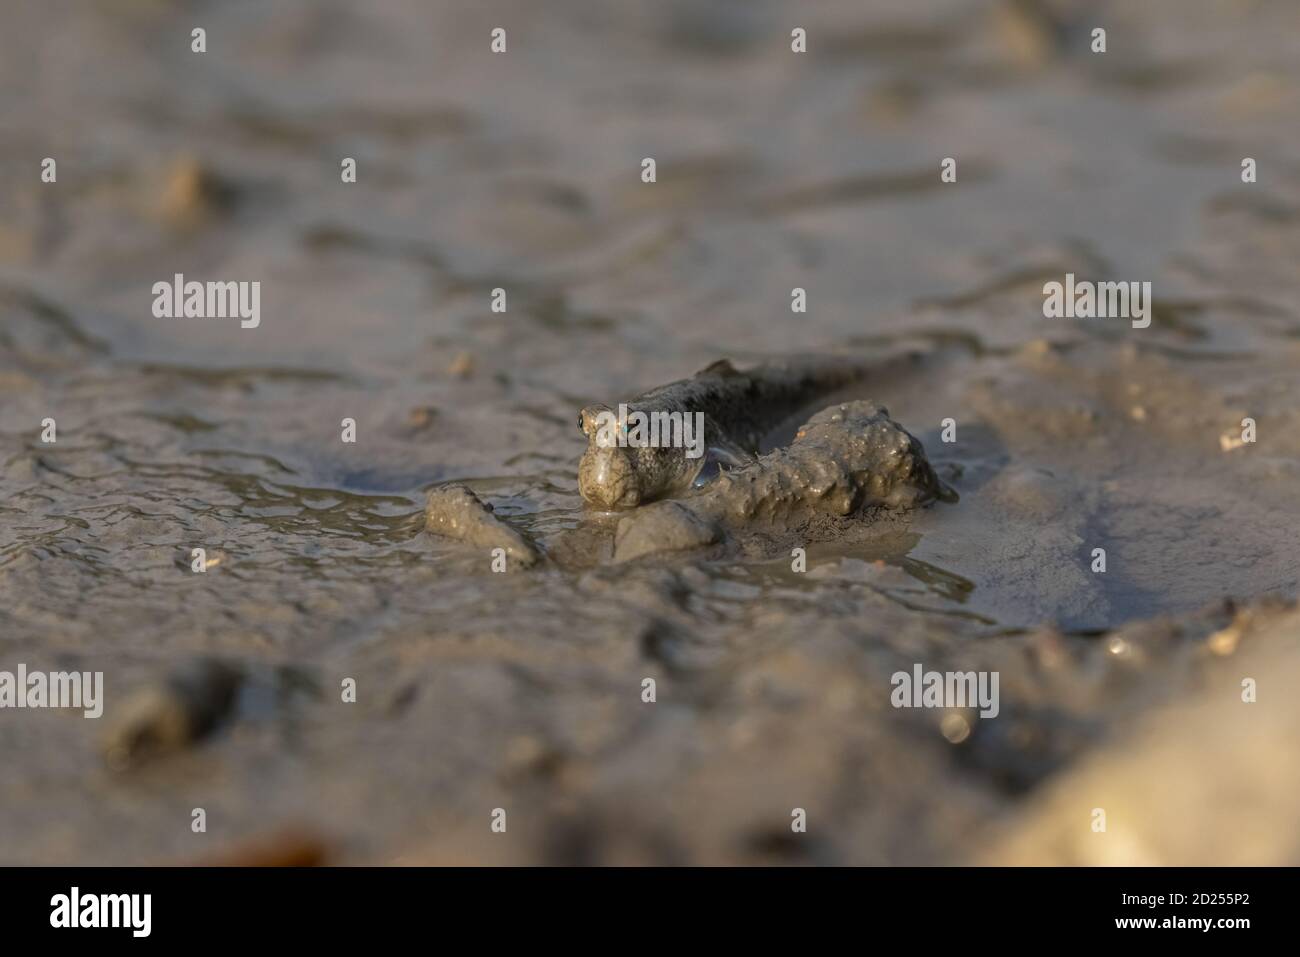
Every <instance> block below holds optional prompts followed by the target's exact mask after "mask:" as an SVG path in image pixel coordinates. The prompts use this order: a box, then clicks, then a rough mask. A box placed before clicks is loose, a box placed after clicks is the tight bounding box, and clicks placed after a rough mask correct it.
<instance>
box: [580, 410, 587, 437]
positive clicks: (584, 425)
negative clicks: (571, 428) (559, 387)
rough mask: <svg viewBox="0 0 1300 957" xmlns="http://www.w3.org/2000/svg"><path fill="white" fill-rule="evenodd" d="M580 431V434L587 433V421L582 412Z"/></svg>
mask: <svg viewBox="0 0 1300 957" xmlns="http://www.w3.org/2000/svg"><path fill="white" fill-rule="evenodd" d="M578 431H579V432H586V431H587V420H586V419H585V418H584V417H583V415H582V413H581V412H579V413H578Z"/></svg>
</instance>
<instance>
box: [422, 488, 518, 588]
mask: <svg viewBox="0 0 1300 957" xmlns="http://www.w3.org/2000/svg"><path fill="white" fill-rule="evenodd" d="M424 518H425V527H426V528H428V530H429V531H430V532H432V533H433V534H435V535H441V536H443V537H445V538H450V539H454V540H456V541H458V542H464V543H465V544H466V545H475V546H478V547H480V548H487V549H495V548H500V549H504V550H505V554H506V557H507V558H508V559H509V561H510V562H511V563H512V564H514V565H517V566H520V567H529V566H532V565H535V564H537V563H538V562H539V561H541V558H542V555H541V552H539V551H538V550H537V548H536V547H535V546H534V545H533V544H532V543H531V542H529V541H528V539H526V538H524V536H523V535H522V534H520V533H519V532H517V531H516V530H515V529H513V528H511V527H510V526H509V525H507V524H506V523H505V522H503V521H501V519H499V518H497V517H496V516H495V515H493V514H492V506H491V505H489V504H487V503H486V502H484V501H483V500H482V499H480V498H479V497H478V496H477V495H475V494H474V493H473V492H472V491H471V490H470V489H469V488H468V487H467V486H465V485H460V484H456V485H443V486H439V487H438V488H436V489H434V490H433V491H432V492H430V493H429V499H428V502H427V503H426V504H425V509H424Z"/></svg>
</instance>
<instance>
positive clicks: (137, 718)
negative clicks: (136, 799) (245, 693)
mask: <svg viewBox="0 0 1300 957" xmlns="http://www.w3.org/2000/svg"><path fill="white" fill-rule="evenodd" d="M242 682H243V674H242V672H240V671H239V670H238V669H236V668H234V667H232V666H230V665H227V664H225V663H223V662H220V661H212V660H206V659H205V660H202V661H197V662H194V663H192V664H190V665H188V666H186V667H183V668H180V669H177V670H176V671H173V672H172V673H171V674H169V675H168V676H167V677H166V678H164V679H163V680H162V681H160V682H158V683H157V684H152V685H148V686H146V687H144V688H141V689H140V690H138V691H136V692H135V693H134V694H133V695H132V696H131V697H129V698H127V700H126V701H125V702H124V703H123V704H122V707H121V710H120V711H119V712H118V714H117V716H116V718H115V719H114V721H113V723H112V725H111V726H110V727H109V730H108V733H107V734H106V735H105V738H104V744H103V751H104V759H105V761H106V762H107V763H108V765H109V767H111V768H113V769H115V770H124V769H126V768H129V767H132V766H135V765H138V764H140V763H142V762H144V761H146V760H149V759H152V758H155V757H158V756H161V755H164V754H167V753H170V752H174V751H179V750H182V749H184V748H186V747H188V746H189V745H190V744H192V743H193V742H195V741H198V740H199V739H201V738H203V737H204V736H205V735H207V734H208V733H210V732H211V731H212V730H213V729H214V728H216V726H217V725H219V724H220V723H221V722H222V721H223V720H224V719H225V718H226V717H227V716H228V715H229V713H230V712H231V710H232V709H233V707H234V704H235V699H236V697H237V692H238V691H239V687H240V685H241V684H242Z"/></svg>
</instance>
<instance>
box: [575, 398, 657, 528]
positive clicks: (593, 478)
mask: <svg viewBox="0 0 1300 957" xmlns="http://www.w3.org/2000/svg"><path fill="white" fill-rule="evenodd" d="M621 427H622V425H621V423H620V422H619V421H618V416H617V415H616V414H615V413H614V411H613V410H612V409H610V408H609V407H608V406H604V405H592V406H587V408H585V409H583V410H582V411H581V412H579V413H578V428H579V429H581V430H582V433H583V434H584V435H585V436H587V451H586V452H584V453H583V454H582V461H581V462H579V463H578V492H579V494H580V495H582V497H583V498H584V499H586V500H587V501H588V502H590V503H591V504H592V505H595V506H597V507H599V508H607V509H613V508H632V507H634V506H636V505H639V504H641V486H640V482H639V476H638V474H637V469H636V466H635V465H634V463H633V461H632V456H631V454H630V452H631V450H629V449H627V448H626V447H623V446H621V445H620V444H619V441H618V431H619V429H620V428H621Z"/></svg>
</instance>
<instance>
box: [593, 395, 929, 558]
mask: <svg viewBox="0 0 1300 957" xmlns="http://www.w3.org/2000/svg"><path fill="white" fill-rule="evenodd" d="M952 497H953V495H952V492H951V491H950V490H949V489H947V488H946V487H945V486H944V484H943V483H942V482H941V481H940V480H939V477H938V476H937V475H936V474H935V471H934V469H933V468H932V467H931V465H930V462H929V460H928V459H927V458H926V457H925V449H924V448H923V447H922V446H921V443H920V442H919V441H918V440H917V439H916V438H915V437H914V436H912V435H911V434H910V433H908V432H907V431H906V430H905V429H904V428H903V427H902V426H900V425H899V424H898V423H896V422H894V420H893V419H891V418H890V417H889V412H888V410H887V409H884V408H881V407H880V406H877V405H875V404H874V403H872V402H866V401H861V402H848V403H844V404H841V405H835V406H831V407H829V408H826V409H823V410H822V411H821V412H818V413H817V414H816V415H814V416H813V417H812V418H811V419H809V420H808V422H807V423H806V424H805V425H804V426H803V427H802V428H800V429H799V431H798V434H797V435H796V436H795V440H794V442H792V443H791V444H790V445H789V446H787V447H785V448H780V449H775V450H773V451H771V452H769V453H767V454H766V455H763V456H761V457H760V458H759V459H758V461H757V462H755V463H754V464H753V465H751V466H749V467H747V468H743V469H739V470H737V471H734V472H724V473H722V474H721V475H720V476H719V477H718V479H717V480H716V481H715V482H714V483H713V484H712V485H711V486H709V487H708V488H707V489H705V490H704V491H702V492H700V493H699V494H698V495H695V496H693V497H691V498H687V499H683V500H681V501H676V502H663V503H659V504H656V505H651V506H647V507H646V508H643V509H641V510H639V511H637V512H635V513H633V514H631V515H629V516H628V517H626V518H624V519H623V520H622V521H621V522H619V526H618V531H617V533H616V538H615V546H614V561H616V562H623V561H630V560H631V559H633V558H638V557H640V556H642V555H646V554H650V553H652V552H659V551H672V550H679V549H684V548H694V547H699V546H702V545H708V544H712V543H715V542H718V541H721V540H722V539H723V538H724V537H726V536H728V535H735V534H736V533H743V532H745V531H746V530H749V529H752V528H756V527H763V528H765V529H772V528H776V529H781V528H786V529H791V530H793V529H796V528H802V527H804V526H805V525H807V524H808V523H809V522H810V520H815V519H816V518H818V517H823V516H825V517H835V518H847V517H850V516H853V515H857V514H860V513H861V512H862V511H863V510H865V509H867V508H872V507H883V508H890V509H906V508H915V507H917V506H920V505H924V504H926V503H928V502H931V501H934V500H935V499H939V498H945V499H951V498H952Z"/></svg>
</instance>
